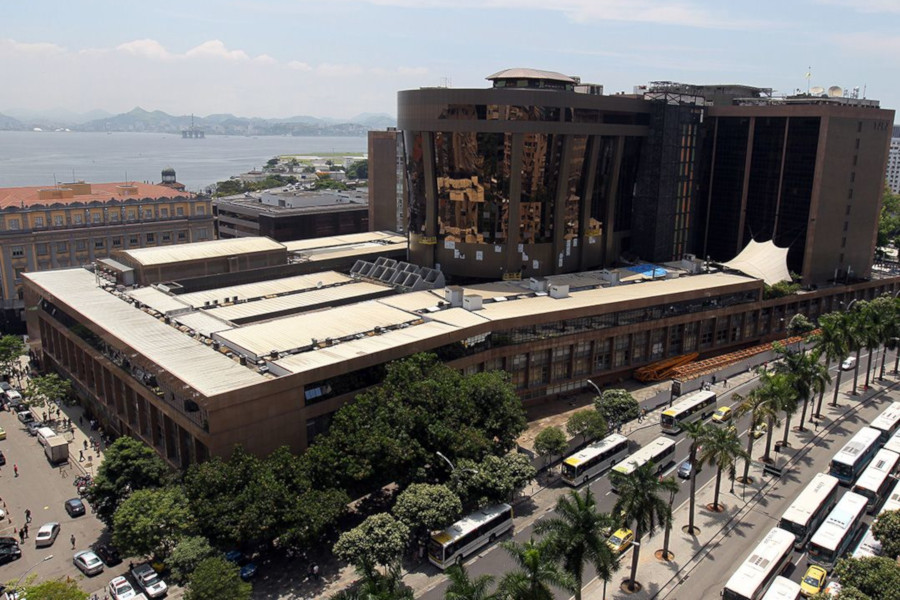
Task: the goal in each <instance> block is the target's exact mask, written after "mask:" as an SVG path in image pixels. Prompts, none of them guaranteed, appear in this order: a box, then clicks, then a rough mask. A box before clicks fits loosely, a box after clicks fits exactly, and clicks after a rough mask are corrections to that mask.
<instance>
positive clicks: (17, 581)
mask: <svg viewBox="0 0 900 600" xmlns="http://www.w3.org/2000/svg"><path fill="white" fill-rule="evenodd" d="M51 558H53V555H52V554H49V555H47V556H45V557H44V558H42V559H41V560H39V561H38V562H36V563H34V564H33V565H31V566H30V567H29V568H28V570H27V571H25V572H24V573H22V575H21V576H20V577H19V578H18V579H16V584H15V585H14V586H13V588H12V589H13V591H18V589H19V583H21V582H22V580H23V579H25V576H26V575H28V574H29V573H31V572H32V571H34V570H35V569H36V568H37V567H38V565H40V564H41V563H45V562H47V561H48V560H50V559H51Z"/></svg>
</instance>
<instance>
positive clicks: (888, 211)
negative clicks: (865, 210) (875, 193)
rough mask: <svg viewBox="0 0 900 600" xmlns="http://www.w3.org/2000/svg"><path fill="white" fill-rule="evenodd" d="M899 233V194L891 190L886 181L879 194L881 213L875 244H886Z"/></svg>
mask: <svg viewBox="0 0 900 600" xmlns="http://www.w3.org/2000/svg"><path fill="white" fill-rule="evenodd" d="M898 235H900V195H898V194H894V193H893V192H891V188H890V187H888V185H887V183H885V185H884V191H883V192H882V195H881V214H880V215H879V218H878V238H877V240H876V242H875V243H876V245H877V246H887V245H888V244H889V243H890V242H891V241H893V240H894V238H896V237H897V236H898Z"/></svg>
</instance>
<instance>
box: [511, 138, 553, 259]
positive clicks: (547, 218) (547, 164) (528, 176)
mask: <svg viewBox="0 0 900 600" xmlns="http://www.w3.org/2000/svg"><path fill="white" fill-rule="evenodd" d="M524 138H525V141H524V143H523V148H522V169H521V173H522V196H521V201H520V206H519V215H520V217H519V230H520V239H521V241H522V242H523V243H525V244H534V243H540V242H550V241H552V240H553V207H554V205H555V202H554V200H555V196H556V188H557V184H558V181H559V167H560V157H561V154H562V140H563V137H562V136H559V135H548V134H543V133H528V134H525V135H524Z"/></svg>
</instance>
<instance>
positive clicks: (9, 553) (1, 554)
mask: <svg viewBox="0 0 900 600" xmlns="http://www.w3.org/2000/svg"><path fill="white" fill-rule="evenodd" d="M20 558H22V549H21V548H19V546H18V545H15V546H0V564H5V563H8V562H10V561H13V560H18V559H20Z"/></svg>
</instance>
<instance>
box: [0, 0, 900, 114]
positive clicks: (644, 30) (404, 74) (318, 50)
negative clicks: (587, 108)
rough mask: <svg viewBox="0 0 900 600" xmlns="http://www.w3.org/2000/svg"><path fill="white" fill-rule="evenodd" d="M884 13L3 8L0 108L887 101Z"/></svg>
mask: <svg viewBox="0 0 900 600" xmlns="http://www.w3.org/2000/svg"><path fill="white" fill-rule="evenodd" d="M898 22H900V0H753V1H752V2H730V1H729V2H722V1H721V0H326V1H322V0H315V1H313V0H180V1H178V2H175V1H171V0H153V1H152V2H147V1H139V0H76V1H74V2H73V1H72V0H27V1H13V0H5V1H0V77H2V78H3V80H4V81H3V84H2V85H0V113H3V112H5V111H6V112H8V111H10V110H14V109H17V110H20V111H21V110H28V111H45V110H56V109H62V110H65V111H72V112H86V111H90V110H94V109H103V110H106V111H109V112H112V113H119V112H126V111H128V110H131V109H132V108H134V107H135V106H140V107H142V108H144V109H147V110H163V111H166V112H168V113H171V114H189V113H194V114H197V115H209V114H214V113H232V114H236V115H239V116H245V117H249V116H256V117H266V118H272V117H287V116H293V115H312V116H317V117H332V118H349V117H352V116H354V115H357V114H359V113H363V112H371V113H387V114H390V115H396V112H397V96H396V93H397V91H398V90H404V89H416V88H419V87H427V86H440V85H449V86H450V87H454V88H483V87H487V86H488V82H487V81H485V79H484V78H485V77H487V76H488V75H490V74H492V73H495V72H497V71H500V70H502V69H506V68H512V67H530V68H536V69H545V70H550V71H559V72H562V73H565V74H567V75H577V76H580V77H581V79H582V81H585V82H590V83H599V84H602V85H604V87H605V91H606V93H615V92H619V91H625V92H631V91H632V89H633V87H634V86H635V85H640V84H644V83H647V82H649V81H660V80H666V81H682V82H689V83H742V84H747V85H755V86H759V87H769V88H773V89H774V90H775V91H776V92H782V93H792V92H794V91H795V90H797V89H802V90H805V89H806V87H807V83H809V85H811V86H822V87H824V88H828V87H829V86H832V85H838V86H841V87H843V88H844V89H848V90H849V89H852V88H853V87H855V86H858V87H859V88H860V96H862V94H863V91H865V95H866V97H868V98H874V99H878V100H880V101H881V105H882V107H884V108H891V109H895V108H897V107H898V106H900V60H898V58H897V57H898V56H900V29H898V27H897V26H896V25H897V23H898ZM807 72H809V73H811V77H810V78H809V79H807V78H806V77H805V75H806V74H807Z"/></svg>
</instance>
